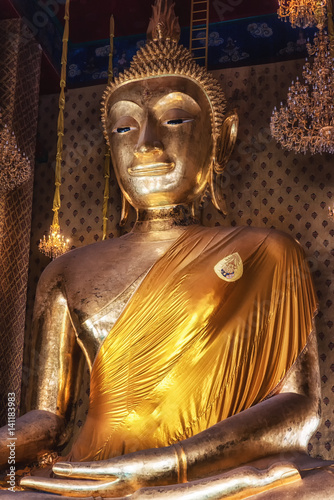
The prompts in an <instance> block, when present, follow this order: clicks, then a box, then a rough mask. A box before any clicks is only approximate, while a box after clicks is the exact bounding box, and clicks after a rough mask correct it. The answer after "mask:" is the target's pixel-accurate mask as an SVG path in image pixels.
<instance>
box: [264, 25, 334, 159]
mask: <svg viewBox="0 0 334 500" xmlns="http://www.w3.org/2000/svg"><path fill="white" fill-rule="evenodd" d="M329 46H330V44H329V39H328V36H327V34H326V33H325V32H324V29H323V25H320V26H319V33H318V34H317V35H316V36H315V37H314V44H313V46H312V45H311V44H310V43H307V50H308V54H309V56H314V60H313V64H311V63H310V62H308V60H307V59H306V62H305V65H304V67H303V78H304V80H305V83H302V82H301V81H299V79H298V77H297V79H296V83H294V82H292V84H291V86H290V88H289V92H288V99H287V104H286V106H283V104H282V103H281V107H280V109H279V110H277V109H276V107H275V108H274V111H273V114H272V118H271V124H270V129H271V133H272V136H273V137H274V138H275V139H276V140H277V141H278V142H280V143H281V144H282V146H283V147H284V148H286V149H289V150H294V151H296V152H297V153H300V152H301V153H304V154H305V153H307V152H309V153H311V154H315V153H324V152H328V153H334V117H333V114H334V59H333V57H332V56H331V53H330V49H329Z"/></svg>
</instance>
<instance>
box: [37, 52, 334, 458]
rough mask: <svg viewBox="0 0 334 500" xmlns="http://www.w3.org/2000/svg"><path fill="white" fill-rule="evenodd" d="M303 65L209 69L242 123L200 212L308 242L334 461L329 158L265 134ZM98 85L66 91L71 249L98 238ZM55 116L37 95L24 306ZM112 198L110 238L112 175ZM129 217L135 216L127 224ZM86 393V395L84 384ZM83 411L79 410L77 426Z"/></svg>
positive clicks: (46, 206) (43, 217) (319, 437)
mask: <svg viewBox="0 0 334 500" xmlns="http://www.w3.org/2000/svg"><path fill="white" fill-rule="evenodd" d="M301 66H302V64H301V62H300V61H289V62H286V63H274V64H268V65H261V66H256V67H242V68H237V69H227V70H222V71H216V72H215V76H216V78H217V79H218V80H219V81H220V83H221V84H222V87H223V88H224V90H225V92H226V97H227V99H228V103H229V107H230V108H232V107H236V108H237V109H238V113H239V117H240V130H239V134H238V142H237V145H236V148H235V150H234V152H233V154H232V157H231V160H230V162H229V164H228V165H227V168H226V172H225V176H224V179H223V182H222V187H223V189H224V192H225V195H226V204H227V208H228V215H227V216H226V217H224V216H223V215H221V214H219V213H218V212H216V210H215V209H214V208H213V206H212V205H211V203H210V202H209V201H208V200H206V201H205V202H204V208H203V211H202V214H201V217H202V222H203V224H204V225H207V226H215V225H250V226H254V227H274V228H276V229H279V230H282V231H285V232H286V233H288V234H290V235H292V236H293V237H294V238H296V239H297V240H298V241H299V242H300V244H301V245H302V247H303V248H304V249H305V252H306V256H307V260H308V262H309V264H310V267H311V271H312V275H313V279H314V283H315V288H316V293H317V296H318V300H319V314H318V317H317V319H316V326H317V331H318V342H319V354H320V369H321V378H322V423H321V426H320V427H319V430H318V431H317V433H316V434H315V436H313V438H312V439H311V441H310V444H309V450H310V452H311V454H312V455H313V456H321V457H323V458H325V459H330V458H331V459H333V458H334V442H333V432H332V430H333V425H334V415H333V408H334V406H333V402H334V373H333V372H334V350H333V347H334V340H333V331H334V330H333V310H334V308H333V304H332V302H333V289H334V277H333V273H334V270H333V259H334V249H333V236H334V222H333V221H331V220H329V219H328V218H327V210H328V209H327V206H328V204H329V203H330V202H331V200H332V196H333V174H332V166H333V157H332V156H330V155H323V156H320V155H317V156H313V157H312V156H309V155H305V156H304V155H296V154H294V153H292V152H288V151H285V150H283V149H282V148H281V147H280V146H279V145H278V144H277V143H276V142H275V141H274V140H272V139H271V137H270V131H269V122H270V116H271V112H272V109H273V108H274V106H275V105H276V106H277V105H278V104H279V103H280V101H282V100H284V99H285V98H286V94H287V90H288V87H289V85H290V83H291V81H292V80H293V79H295V77H296V75H297V74H299V75H300V74H301V69H302V67H301ZM103 89H104V86H96V87H89V88H85V89H80V90H72V91H69V92H68V93H67V103H66V120H65V126H66V135H65V139H64V143H65V150H64V160H65V167H64V170H63V184H62V209H61V215H62V217H61V225H62V228H63V231H64V233H65V234H66V236H70V237H71V238H72V244H73V246H75V247H78V246H81V245H86V244H89V243H94V242H95V241H97V240H99V239H101V237H102V202H103V182H104V181H103V155H104V147H105V146H104V142H103V139H102V132H101V127H100V124H99V116H100V112H99V108H100V104H99V102H100V98H101V95H102V92H103ZM56 119H57V97H56V96H43V97H42V99H41V103H40V121H39V147H40V151H39V155H38V158H39V162H38V163H37V164H36V176H35V192H34V206H33V225H32V246H31V260H30V297H29V309H30V311H31V304H32V301H33V295H34V289H35V286H36V282H37V280H38V277H39V275H40V273H41V271H42V269H43V268H44V267H45V265H46V263H47V259H45V258H44V257H43V256H42V255H41V254H40V253H39V252H38V250H37V243H38V240H39V238H40V237H41V236H42V234H43V233H44V232H45V231H47V229H48V227H49V225H50V222H51V206H52V196H53V174H54V157H55V144H56ZM47 156H48V158H47ZM43 158H44V160H43V162H42V161H41V160H42V159H43ZM110 197H111V203H110V207H109V214H110V215H109V233H110V237H116V236H119V235H120V234H121V232H120V229H119V227H118V220H119V213H120V194H119V189H118V187H117V185H116V182H115V178H114V176H112V179H111V192H110ZM332 201H333V200H332ZM132 222H133V214H132V216H131V218H130V222H129V224H128V226H127V229H129V228H130V227H131V223H132ZM83 393H84V394H86V395H87V394H88V389H87V388H86V387H84V388H83ZM86 399H87V396H85V400H86ZM80 405H82V401H80ZM84 413H85V412H84V411H83V410H82V409H81V417H80V418H79V420H78V421H77V426H78V427H79V426H80V425H82V416H83V415H84Z"/></svg>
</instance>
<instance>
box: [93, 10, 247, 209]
mask: <svg viewBox="0 0 334 500" xmlns="http://www.w3.org/2000/svg"><path fill="white" fill-rule="evenodd" d="M179 31H180V30H179V25H178V20H177V18H175V15H174V9H173V5H168V0H165V1H164V0H157V1H156V5H155V6H154V7H153V17H152V19H151V22H150V25H149V29H148V42H147V44H146V45H145V46H144V47H143V48H141V49H140V50H139V51H138V52H137V54H136V55H135V57H134V58H133V61H132V63H131V66H130V69H129V70H126V71H125V72H124V73H123V74H121V75H120V76H119V77H118V78H117V79H115V81H114V82H113V83H112V84H111V85H110V86H109V87H108V88H107V90H106V92H105V95H104V100H103V108H102V113H103V116H102V119H103V124H104V130H105V136H106V139H107V142H108V143H109V145H110V149H111V156H112V162H113V166H114V169H115V173H116V176H117V180H118V183H119V185H120V188H121V190H122V193H123V195H124V196H125V197H126V199H127V201H128V202H129V203H130V204H131V205H132V206H134V207H135V208H136V209H146V208H154V207H161V206H171V205H177V204H190V203H193V202H194V201H195V200H196V199H198V198H199V197H200V195H201V194H202V193H203V191H204V189H205V187H206V186H207V184H208V182H210V179H212V177H213V169H215V171H216V173H220V171H221V170H222V168H223V163H226V154H228V153H227V152H226V147H228V148H229V149H231V144H230V143H231V136H232V137H233V141H235V136H236V129H237V118H236V117H235V116H236V115H234V119H233V120H231V119H229V120H227V121H226V120H225V121H224V108H225V98H224V94H223V92H222V89H221V87H220V86H219V85H218V82H217V81H216V80H215V79H214V78H213V77H212V76H211V75H210V74H209V73H207V71H206V70H205V69H204V68H201V67H200V66H198V65H197V64H196V62H195V61H194V60H193V59H192V57H191V54H190V53H189V51H188V50H187V49H185V48H184V47H182V46H180V45H178V39H179ZM227 123H228V125H227V128H226V124H227ZM224 124H225V128H224ZM227 136H228V140H227ZM223 143H224V144H223ZM228 144H229V146H228ZM222 151H224V152H225V153H226V154H225V158H224V160H223V161H222ZM223 156H224V154H223ZM219 158H220V161H219V160H218V159H219Z"/></svg>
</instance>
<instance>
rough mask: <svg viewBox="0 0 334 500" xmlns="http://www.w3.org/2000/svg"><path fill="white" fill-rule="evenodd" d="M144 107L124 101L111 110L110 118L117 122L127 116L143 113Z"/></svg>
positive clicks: (118, 102) (113, 106)
mask: <svg viewBox="0 0 334 500" xmlns="http://www.w3.org/2000/svg"><path fill="white" fill-rule="evenodd" d="M141 112H142V107H141V106H140V105H139V104H138V103H136V102H134V101H130V100H122V101H117V102H115V103H114V104H113V105H112V106H111V107H110V109H109V118H110V119H111V120H117V119H118V118H119V117H120V116H126V115H128V114H129V113H130V114H136V113H141Z"/></svg>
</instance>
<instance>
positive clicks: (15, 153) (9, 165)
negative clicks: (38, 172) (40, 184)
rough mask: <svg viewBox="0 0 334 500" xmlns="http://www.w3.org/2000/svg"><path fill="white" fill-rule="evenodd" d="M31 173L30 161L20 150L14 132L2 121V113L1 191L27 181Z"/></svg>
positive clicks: (0, 144)
mask: <svg viewBox="0 0 334 500" xmlns="http://www.w3.org/2000/svg"><path fill="white" fill-rule="evenodd" d="M30 174H31V166H30V161H29V159H28V158H27V157H26V155H25V153H24V152H21V151H20V148H19V147H18V146H17V142H16V137H15V134H14V132H10V130H9V128H8V126H7V124H5V123H3V122H2V115H1V113H0V193H4V192H9V191H12V190H13V189H15V188H16V187H18V186H19V185H21V184H23V183H24V182H26V181H27V180H28V179H29V177H30Z"/></svg>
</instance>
